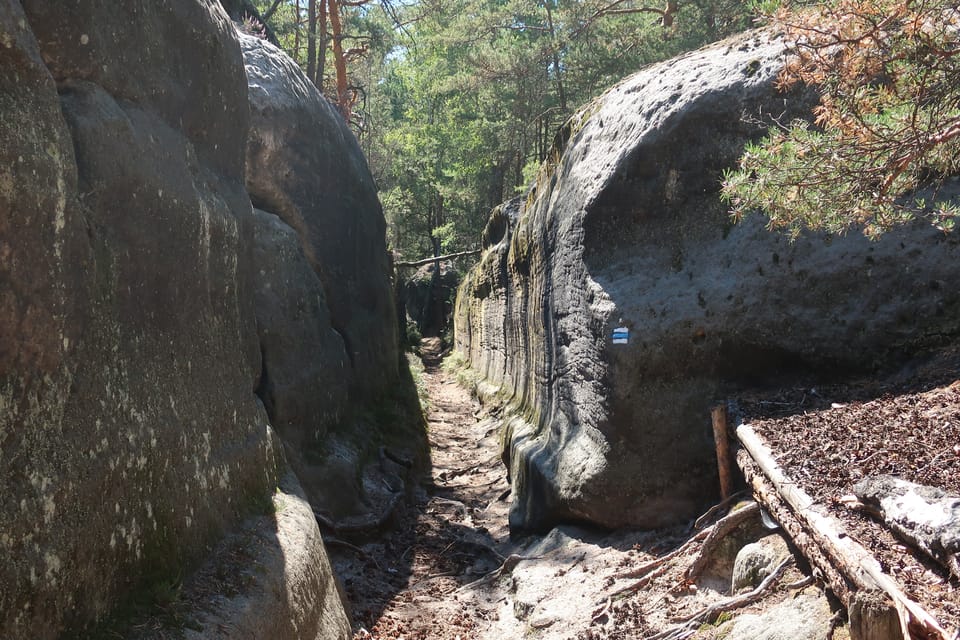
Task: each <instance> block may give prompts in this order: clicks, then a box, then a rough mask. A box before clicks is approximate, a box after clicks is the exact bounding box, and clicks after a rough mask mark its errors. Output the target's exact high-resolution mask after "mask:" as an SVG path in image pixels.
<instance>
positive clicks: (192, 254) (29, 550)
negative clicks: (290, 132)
mask: <svg viewBox="0 0 960 640" xmlns="http://www.w3.org/2000/svg"><path fill="white" fill-rule="evenodd" d="M0 42H2V44H3V46H2V47H0V88H2V90H0V113H2V114H3V117H2V118H0V139H2V140H3V144H2V145H0V335H2V339H0V637H3V638H10V639H12V640H19V639H27V638H29V639H31V640H44V639H50V638H58V637H76V636H77V634H79V633H80V632H81V631H82V630H84V629H90V628H91V627H93V626H95V625H96V624H97V623H98V622H102V621H103V620H104V619H106V618H108V617H109V616H111V615H112V612H113V611H114V610H115V608H116V607H117V606H118V605H123V604H124V603H127V602H129V601H132V600H138V601H139V600H140V599H141V598H142V596H144V595H149V593H150V592H151V590H152V588H153V587H154V586H155V585H157V584H170V583H171V582H176V581H177V580H178V579H179V578H181V577H185V576H186V575H187V574H188V573H189V571H190V570H191V569H192V568H194V567H196V566H198V565H199V563H200V562H201V561H203V560H204V558H205V557H206V555H207V554H208V553H209V550H210V549H211V548H212V547H213V546H214V545H215V544H216V543H217V541H218V540H219V539H221V538H222V537H223V535H224V534H225V533H226V532H229V531H234V530H237V529H238V527H240V523H242V522H244V521H247V520H248V518H249V517H251V515H252V514H253V515H255V514H257V513H258V512H260V511H262V510H263V508H264V507H265V506H267V505H269V504H270V497H271V496H273V495H274V492H275V490H276V488H277V486H278V482H279V480H280V477H281V475H283V474H284V473H285V471H284V470H285V467H286V461H285V459H284V455H283V451H282V448H281V443H280V441H279V439H278V437H277V435H276V434H275V433H274V430H273V426H272V425H271V417H273V419H274V420H275V421H277V423H278V429H279V430H280V431H281V432H282V433H283V435H284V436H285V438H288V442H287V448H288V450H290V451H292V452H296V451H297V450H298V447H299V446H300V443H302V442H304V441H315V440H317V439H322V438H323V436H324V434H325V433H326V429H327V428H329V427H330V425H331V424H333V423H336V422H338V419H339V416H342V415H344V414H345V413H347V411H348V408H347V403H348V401H349V398H348V396H347V389H348V387H349V386H350V385H351V381H356V380H359V379H361V378H358V377H356V375H354V374H353V373H350V374H349V375H345V374H343V373H342V371H343V370H344V369H347V368H351V371H353V372H356V374H357V375H362V376H365V377H368V378H369V379H371V380H372V381H373V384H372V385H371V388H374V389H377V390H379V389H381V388H382V387H383V386H387V385H389V384H390V382H391V381H392V380H395V379H396V376H397V361H398V356H397V352H396V346H395V344H396V338H395V334H394V331H395V329H394V327H395V323H394V321H393V318H392V316H390V315H389V314H387V315H386V317H384V318H383V319H382V320H380V321H378V322H380V323H381V324H382V326H380V325H378V324H377V323H376V322H374V321H373V320H370V319H369V316H368V315H367V314H376V313H379V312H380V310H381V309H382V308H385V309H392V308H393V303H392V298H391V295H390V288H389V280H388V277H387V269H386V265H387V257H386V252H385V250H384V248H383V237H382V236H383V234H382V225H383V222H382V217H380V218H379V219H378V216H380V210H379V205H378V204H377V203H376V202H375V195H374V193H373V190H372V188H371V183H370V180H369V174H368V173H367V174H364V170H365V165H363V166H361V164H362V157H359V156H358V154H357V152H356V143H355V142H351V139H350V138H349V135H350V134H349V131H347V130H346V129H345V127H344V126H343V125H342V124H341V123H340V121H339V119H337V118H332V119H331V120H330V121H329V122H327V123H326V124H324V125H323V126H326V127H328V128H329V131H332V132H333V133H330V132H329V131H327V133H321V138H322V140H321V142H319V143H317V144H316V145H315V148H314V149H313V150H312V151H310V154H312V155H310V157H309V158H307V159H304V160H303V163H302V164H300V165H298V166H289V165H285V166H280V165H279V164H278V166H276V167H261V169H263V170H264V171H274V172H277V173H283V172H286V171H305V172H307V173H308V174H309V177H310V179H313V178H315V177H316V176H317V175H320V176H321V179H322V176H323V173H322V169H323V167H327V168H329V167H331V166H333V165H337V168H338V169H340V170H341V171H340V173H339V178H338V181H336V182H335V181H334V180H333V178H332V177H330V176H328V177H327V179H326V180H324V181H323V182H322V188H316V189H314V190H313V191H310V192H309V193H308V197H309V198H312V199H315V200H316V201H318V202H320V201H323V202H325V203H330V204H329V206H328V205H324V206H326V207H327V209H325V210H324V211H323V212H321V214H322V215H326V214H329V213H330V210H331V209H330V207H333V209H335V210H336V211H337V213H336V215H334V216H333V218H324V219H322V220H321V219H320V218H319V217H317V216H313V217H311V216H312V215H313V214H315V213H316V211H313V210H311V211H312V213H311V212H310V211H307V209H308V207H305V206H304V205H303V204H302V203H300V204H297V207H299V208H297V209H296V212H297V215H298V216H300V218H297V220H299V221H300V222H301V223H302V224H301V227H300V228H301V230H304V231H305V232H306V233H307V234H308V235H304V236H297V235H296V234H294V232H293V231H292V230H291V229H289V228H288V227H286V226H285V225H282V223H280V222H279V220H278V219H277V218H276V217H275V216H272V215H270V214H266V213H259V212H258V213H256V214H255V213H254V210H253V208H252V206H251V196H250V195H249V194H248V190H247V185H248V183H251V182H256V181H255V180H252V179H251V175H250V173H249V172H247V171H246V161H245V157H246V153H247V134H248V126H249V121H250V117H249V107H248V88H247V76H246V73H245V69H244V64H243V57H242V53H241V48H240V46H239V44H238V41H237V36H236V34H235V31H234V26H233V24H232V23H231V22H230V21H229V19H228V18H227V16H226V15H225V14H224V13H223V11H222V9H221V8H220V7H219V5H218V4H217V3H216V2H214V0H170V1H168V2H162V3H157V2H152V1H148V0H130V1H128V2H123V3H119V4H118V3H114V2H107V1H105V0H84V1H83V2H73V3H50V2H46V1H44V0H22V1H21V0H0ZM290 99H291V100H293V99H302V100H305V101H312V102H316V96H315V95H297V96H290ZM328 111H330V110H329V108H328ZM311 126H312V125H311ZM322 131H325V130H322ZM269 135H276V132H274V133H270V134H269ZM297 135H300V136H302V137H303V138H305V139H309V137H310V132H309V131H308V130H306V129H302V130H298V131H297ZM304 144H306V145H309V144H311V143H310V142H309V141H307V142H304ZM278 162H279V161H278ZM310 162H316V163H317V165H316V166H313V165H311V164H310ZM341 164H342V165H343V166H340V165H341ZM283 180H287V181H289V180H291V178H290V176H288V175H284V176H283ZM354 186H355V188H354ZM292 191H293V192H294V193H295V194H296V193H297V191H296V189H292ZM270 193H271V194H273V193H276V192H270ZM255 199H258V201H260V202H265V203H269V202H271V201H270V199H269V197H267V196H264V197H263V198H260V196H255ZM290 202H294V203H298V202H299V201H298V200H297V199H296V197H294V196H291V198H290ZM284 203H286V201H284ZM284 206H286V204H284ZM280 209H282V210H283V211H287V210H288V209H286V208H284V207H280ZM305 211H307V212H306V213H305ZM318 215H320V214H318ZM298 224H299V223H298ZM311 225H313V226H311ZM324 225H326V226H324ZM301 238H306V239H309V242H307V241H304V242H301V241H300V239H301ZM371 238H374V239H375V240H379V244H377V242H376V241H373V242H372V245H371V246H369V247H367V246H365V245H364V243H366V242H368V241H369V240H370V239H371ZM301 247H303V248H305V249H306V250H307V255H310V256H311V258H312V260H313V265H312V266H311V265H310V264H308V262H307V259H306V257H305V256H304V254H303V252H302V251H303V250H302V249H301ZM353 252H355V254H354V253H353ZM365 260H368V261H369V264H364V265H363V268H364V269H368V270H369V271H370V272H372V273H374V275H373V276H370V279H369V282H372V284H368V280H364V279H362V278H360V277H359V276H357V275H356V274H357V273H358V271H359V270H360V266H361V262H362V261H365ZM265 274H268V275H269V278H268V277H265ZM325 278H326V280H325ZM341 285H343V286H344V287H346V288H345V289H342V288H341ZM328 302H329V304H330V309H331V311H328V310H327V307H326V304H327V303H328ZM351 314H354V315H356V316H358V319H359V320H360V322H361V323H362V324H361V325H360V328H359V331H360V332H361V334H360V335H364V332H365V333H367V334H368V335H369V344H366V339H365V340H355V339H354V338H355V337H356V335H357V334H354V333H351V332H352V331H353V330H354V329H352V328H347V327H346V326H345V324H344V323H346V318H348V317H350V316H351ZM361 316H362V318H361ZM291 318H293V319H294V320H296V322H293V321H291ZM338 323H339V324H338ZM334 327H336V328H338V329H340V333H341V334H343V335H344V336H346V340H347V341H348V342H350V341H352V342H351V344H352V348H353V351H350V352H347V351H346V350H345V348H344V344H345V340H344V338H343V337H341V335H338V334H337V332H336V331H335V330H334ZM277 330H280V331H288V330H289V331H291V332H292V333H290V334H289V335H287V334H279V333H277V332H276V331H277ZM297 353H298V354H299V358H300V360H299V361H294V359H293V358H292V354H297ZM261 354H263V355H261ZM303 362H309V365H308V366H305V367H302V366H301V365H302V363H303ZM264 364H265V365H266V366H264ZM264 371H266V372H267V375H263V372H264ZM317 385H319V386H320V387H321V388H320V389H319V390H318V389H317V388H316V386H317ZM258 393H259V394H260V395H261V396H262V397H263V399H264V401H265V402H266V403H267V405H268V406H267V407H266V408H265V407H264V404H263V402H261V400H260V398H259V397H258ZM358 395H359V394H358ZM268 412H269V414H271V415H268ZM293 423H296V424H297V426H298V428H302V429H301V430H299V431H298V430H295V429H294V430H291V429H290V425H291V424H293ZM365 437H366V438H367V439H371V440H372V438H371V437H370V436H369V435H368V436H365ZM292 482H293V484H294V485H295V484H296V481H295V479H294V480H293V481H292ZM288 484H289V483H288ZM337 490H339V487H338V488H337ZM291 491H293V494H295V493H296V491H295V490H291ZM291 495H292V494H291ZM304 508H305V509H306V513H307V516H309V514H310V507H309V506H307V507H303V505H300V506H299V507H297V509H298V510H299V511H303V510H304ZM301 516H302V514H301ZM268 520H269V521H270V522H271V523H273V524H271V525H265V526H272V527H274V529H275V532H276V537H277V540H280V542H281V543H282V540H281V538H282V536H281V531H280V530H281V529H283V531H285V532H291V531H296V532H299V533H297V534H296V535H300V536H305V537H306V538H308V539H310V540H313V542H312V543H311V545H310V547H309V548H310V549H311V550H312V551H311V554H310V556H309V557H307V556H303V557H297V558H296V559H294V557H293V556H291V555H290V554H289V553H287V552H286V551H284V552H282V553H280V555H279V556H278V557H280V558H281V559H282V558H284V557H286V558H287V561H288V563H289V562H294V560H296V562H298V563H300V564H299V565H298V569H297V570H291V566H290V565H289V564H288V566H287V567H286V569H284V564H283V562H282V561H281V562H279V563H278V562H274V561H271V560H269V557H268V556H267V555H265V556H264V558H263V560H264V562H263V566H264V567H266V569H265V571H267V574H269V575H265V576H263V578H264V580H265V581H266V583H270V584H274V585H277V584H282V585H283V586H284V588H285V589H288V590H289V593H290V594H295V595H296V598H298V599H299V600H298V601H300V602H301V603H307V602H313V604H309V605H304V606H300V607H299V609H298V610H299V611H301V612H307V613H305V614H303V616H301V618H297V617H296V616H293V617H292V618H291V617H290V607H286V608H285V605H284V606H281V605H278V604H276V603H275V602H274V603H273V604H271V602H273V601H272V600H271V598H275V597H276V589H274V588H273V587H271V588H269V589H264V590H263V593H262V594H261V596H257V595H256V593H255V592H253V591H252V592H251V594H248V595H249V596H250V598H252V600H251V601H250V602H251V603H252V604H250V606H251V607H252V610H255V611H258V612H259V616H254V615H250V616H247V618H245V620H246V621H247V622H243V621H241V620H235V621H234V623H235V624H236V625H237V628H238V629H242V628H244V625H247V626H248V627H249V624H248V623H249V622H250V621H251V620H253V619H254V618H258V619H257V620H256V623H257V624H259V625H261V626H263V625H268V626H270V625H271V622H270V612H272V613H273V614H275V615H277V616H281V617H283V618H284V621H280V620H278V621H277V624H276V625H274V626H273V627H272V628H273V629H274V630H275V631H276V635H274V636H272V637H276V638H288V637H289V638H293V637H318V638H319V637H322V638H328V637H329V638H334V637H347V636H348V635H349V628H348V627H349V626H348V625H347V624H346V617H345V614H344V612H343V608H342V603H341V601H340V596H339V595H338V593H337V590H336V588H335V586H334V585H333V582H332V578H331V576H330V572H329V567H328V565H326V559H325V557H324V556H323V551H322V545H321V544H320V542H319V534H318V531H317V527H316V523H315V522H314V521H313V520H312V518H311V517H298V519H297V521H296V522H292V521H288V520H289V518H286V516H282V517H281V516H279V515H278V517H277V518H276V519H268ZM283 535H286V533H284V534H283ZM280 546H281V547H282V546H283V545H282V544H281V545H280ZM264 553H265V554H269V553H273V551H268V550H267V547H264ZM270 557H273V556H270ZM304 563H306V564H304ZM310 563H315V566H306V565H309V564H310ZM324 567H326V568H324ZM274 571H280V572H281V573H279V574H278V573H275V572H274ZM284 571H285V573H284ZM270 572H274V573H270ZM271 581H272V582H271ZM258 597H259V598H260V600H259V601H258V600H257V598H258ZM290 597H293V596H290ZM220 604H222V603H220ZM220 604H218V603H217V602H213V603H212V604H210V607H212V609H207V610H206V612H207V614H209V617H210V619H211V620H214V619H217V616H216V607H217V606H220ZM298 606H299V605H298ZM311 612H312V613H311ZM291 619H298V620H299V622H297V625H298V629H296V630H285V629H287V626H289V625H288V622H289V621H290V620H291ZM281 622H282V624H281ZM198 624H200V626H201V627H202V626H203V624H205V623H204V622H203V621H202V620H201V621H200V622H199V623H198ZM211 624H212V623H211ZM284 625H286V626H284ZM311 629H312V631H308V630H311ZM247 630H248V631H249V632H250V634H252V635H250V637H254V636H256V635H257V634H256V633H255V631H250V629H249V628H248V629H247ZM211 633H212V632H211ZM209 637H214V636H213V635H210V636H209ZM236 637H241V636H236Z"/></svg>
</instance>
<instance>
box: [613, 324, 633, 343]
mask: <svg viewBox="0 0 960 640" xmlns="http://www.w3.org/2000/svg"><path fill="white" fill-rule="evenodd" d="M628 342H630V329H628V328H626V327H617V328H616V329H614V330H613V344H627V343H628Z"/></svg>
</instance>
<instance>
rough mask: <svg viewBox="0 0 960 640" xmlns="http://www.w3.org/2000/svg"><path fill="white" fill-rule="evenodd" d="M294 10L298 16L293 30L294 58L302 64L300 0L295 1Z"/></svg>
mask: <svg viewBox="0 0 960 640" xmlns="http://www.w3.org/2000/svg"><path fill="white" fill-rule="evenodd" d="M293 12H294V14H295V16H296V18H295V20H294V21H295V23H296V25H295V28H294V30H293V59H294V61H296V62H297V64H300V26H301V17H302V16H301V13H300V0H296V2H294V3H293Z"/></svg>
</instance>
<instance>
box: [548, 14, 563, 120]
mask: <svg viewBox="0 0 960 640" xmlns="http://www.w3.org/2000/svg"><path fill="white" fill-rule="evenodd" d="M551 2H552V0H543V6H544V8H545V9H546V10H547V26H548V27H549V28H550V55H551V56H552V58H553V76H554V82H555V83H556V85H557V100H558V101H559V102H560V111H561V112H562V113H566V112H567V94H566V92H565V91H564V90H563V72H562V71H561V70H560V53H559V52H558V51H557V32H556V30H555V29H554V28H553V12H552V11H551V10H550V3H551Z"/></svg>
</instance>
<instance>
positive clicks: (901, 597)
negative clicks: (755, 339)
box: [737, 425, 950, 640]
mask: <svg viewBox="0 0 960 640" xmlns="http://www.w3.org/2000/svg"><path fill="white" fill-rule="evenodd" d="M737 437H738V438H739V440H740V442H741V443H742V444H743V446H744V448H745V449H746V450H747V451H748V452H749V453H750V457H752V458H753V460H754V461H755V462H756V463H757V465H758V466H759V467H760V469H761V470H762V471H763V473H764V475H765V476H766V477H767V479H768V480H769V481H770V482H771V484H773V486H774V488H775V489H776V491H777V493H778V494H779V495H780V496H781V497H782V498H783V499H784V500H785V501H786V502H787V504H789V505H790V507H791V508H792V509H793V513H794V514H795V515H796V517H797V519H798V520H800V522H801V523H802V524H803V525H804V528H805V529H807V530H808V531H809V532H810V535H811V537H812V538H813V539H814V540H815V541H816V542H817V544H819V545H820V546H821V547H822V548H823V550H824V553H825V554H826V555H827V556H828V557H829V559H830V561H831V562H833V563H834V564H835V565H836V566H837V568H838V569H839V570H840V571H841V572H842V573H843V574H844V576H845V578H846V579H847V580H849V581H850V582H851V583H853V584H854V585H855V586H856V587H857V589H865V590H873V589H881V590H883V591H884V592H886V594H887V595H888V596H890V598H891V599H892V600H893V602H894V604H895V605H896V607H897V610H898V612H899V614H900V621H901V626H902V628H903V630H904V637H907V638H909V637H910V635H909V633H908V632H907V628H908V626H909V622H910V618H911V617H912V618H913V620H914V621H915V622H916V623H917V624H918V625H919V626H921V627H922V628H924V629H925V630H926V631H928V632H929V633H931V634H933V637H936V638H942V639H943V640H950V636H949V635H948V634H947V632H946V631H945V630H944V629H943V627H941V626H940V623H939V622H937V620H936V619H935V618H934V617H933V616H931V615H930V614H929V613H928V612H927V611H926V610H925V609H923V607H921V606H920V605H919V604H917V603H916V602H914V601H913V600H911V599H910V598H908V597H907V596H906V594H904V593H903V591H901V590H900V587H899V585H898V584H897V583H896V582H895V581H894V580H893V579H892V578H890V576H888V575H887V574H885V573H884V572H883V570H882V569H881V568H880V564H879V563H878V562H877V560H876V559H875V558H874V557H873V555H871V554H870V553H869V552H867V550H866V549H864V548H863V547H862V546H860V545H859V544H858V543H857V542H855V541H853V540H852V539H851V538H850V537H849V536H848V535H846V534H844V535H843V536H841V535H840V527H839V526H838V524H837V523H836V521H835V520H834V519H833V518H832V517H830V516H828V515H825V514H824V513H821V512H820V511H819V510H818V509H817V506H816V503H815V502H814V500H813V498H811V497H810V496H809V495H807V493H806V492H804V491H803V490H802V489H800V488H799V487H798V486H797V485H796V483H794V482H792V481H791V480H789V478H787V476H786V474H785V473H784V471H783V470H782V469H781V468H780V465H778V464H777V463H776V461H775V460H774V458H773V455H772V454H771V453H770V450H769V448H768V447H767V446H766V444H765V443H764V441H763V439H762V438H760V436H759V435H757V433H756V432H754V431H753V429H751V428H750V427H749V426H747V425H740V426H739V427H737Z"/></svg>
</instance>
